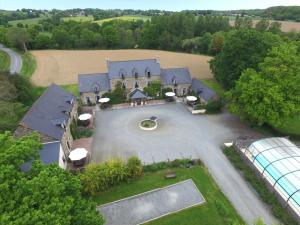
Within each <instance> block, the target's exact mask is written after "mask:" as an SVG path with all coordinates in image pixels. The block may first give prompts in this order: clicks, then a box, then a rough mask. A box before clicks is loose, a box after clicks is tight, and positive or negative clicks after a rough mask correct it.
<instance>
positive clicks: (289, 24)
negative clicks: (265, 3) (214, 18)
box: [229, 20, 300, 32]
mask: <svg viewBox="0 0 300 225" xmlns="http://www.w3.org/2000/svg"><path fill="white" fill-rule="evenodd" d="M258 21H259V20H253V24H254V26H255V24H257V23H258ZM271 22H275V21H274V20H271ZM276 22H279V23H281V30H282V31H283V32H290V31H300V22H293V21H276ZM229 23H230V25H231V26H234V20H230V21H229Z"/></svg>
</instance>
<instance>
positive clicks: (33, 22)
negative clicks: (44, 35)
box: [8, 15, 48, 26]
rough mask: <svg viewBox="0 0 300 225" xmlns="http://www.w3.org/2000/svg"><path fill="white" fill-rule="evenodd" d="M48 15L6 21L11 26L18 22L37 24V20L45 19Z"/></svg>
mask: <svg viewBox="0 0 300 225" xmlns="http://www.w3.org/2000/svg"><path fill="white" fill-rule="evenodd" d="M47 17H48V16H45V15H41V16H40V17H37V18H32V19H25V20H13V21H9V22H8V23H9V24H10V25H12V26H17V24H18V23H22V24H23V25H28V26H30V25H35V24H38V22H39V21H40V20H42V19H46V18H47Z"/></svg>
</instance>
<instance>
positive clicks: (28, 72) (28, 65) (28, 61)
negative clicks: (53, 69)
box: [20, 52, 37, 78]
mask: <svg viewBox="0 0 300 225" xmlns="http://www.w3.org/2000/svg"><path fill="white" fill-rule="evenodd" d="M21 57H22V60H23V62H22V69H21V72H20V74H21V75H22V76H25V77H27V78H31V76H32V74H33V73H34V71H35V69H36V66H37V64H36V61H35V58H34V56H33V55H31V53H30V52H25V53H21Z"/></svg>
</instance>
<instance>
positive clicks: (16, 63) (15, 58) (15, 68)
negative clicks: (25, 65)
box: [0, 44, 22, 74]
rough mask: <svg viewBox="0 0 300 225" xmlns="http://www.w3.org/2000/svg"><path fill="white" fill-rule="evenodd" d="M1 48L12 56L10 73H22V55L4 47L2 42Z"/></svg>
mask: <svg viewBox="0 0 300 225" xmlns="http://www.w3.org/2000/svg"><path fill="white" fill-rule="evenodd" d="M0 50H1V51H4V52H6V53H7V54H8V55H9V57H10V73H11V74H15V73H20V71H21V68H22V58H21V56H20V55H19V54H18V53H16V52H14V51H13V50H11V49H9V48H6V47H4V46H3V45H2V44H0Z"/></svg>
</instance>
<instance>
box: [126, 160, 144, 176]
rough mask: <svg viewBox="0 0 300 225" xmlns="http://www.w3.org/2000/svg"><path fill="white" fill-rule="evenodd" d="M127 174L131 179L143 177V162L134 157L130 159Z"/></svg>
mask: <svg viewBox="0 0 300 225" xmlns="http://www.w3.org/2000/svg"><path fill="white" fill-rule="evenodd" d="M127 172H128V175H129V177H131V178H137V177H140V176H141V175H142V173H143V166H142V162H141V160H140V159H139V158H138V157H136V156H132V157H130V158H129V159H128V162H127Z"/></svg>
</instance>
